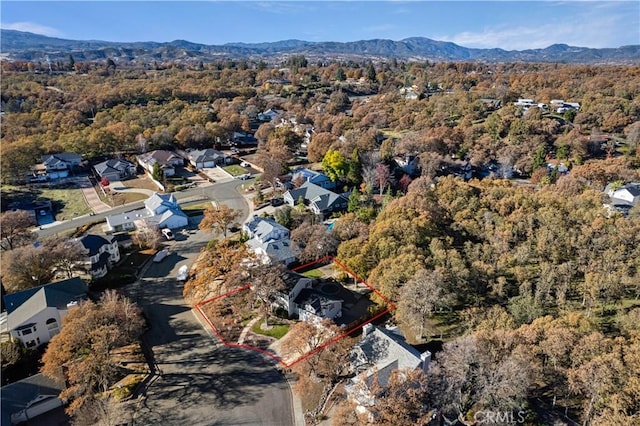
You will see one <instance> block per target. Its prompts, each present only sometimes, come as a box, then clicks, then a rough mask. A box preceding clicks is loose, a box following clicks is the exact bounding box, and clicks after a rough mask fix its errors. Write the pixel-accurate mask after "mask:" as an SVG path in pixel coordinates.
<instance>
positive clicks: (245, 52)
mask: <svg viewBox="0 0 640 426" xmlns="http://www.w3.org/2000/svg"><path fill="white" fill-rule="evenodd" d="M0 50H1V51H2V53H3V56H5V57H8V58H9V59H13V60H26V61H42V60H43V59H44V57H45V55H48V56H49V57H50V59H51V60H57V59H66V58H67V57H68V55H69V54H73V56H74V58H75V59H76V60H80V61H82V60H91V61H94V60H104V59H106V58H113V59H117V60H119V61H134V60H135V61H147V62H151V61H171V60H173V61H195V60H201V61H204V62H207V61H212V60H215V59H220V58H231V59H242V58H252V59H257V58H261V59H265V60H269V59H278V58H281V57H283V56H286V55H305V56H307V57H309V58H310V59H313V58H327V59H331V58H337V59H363V58H370V59H381V58H397V59H402V60H430V61H482V62H566V63H584V64H592V63H628V64H637V63H640V45H633V46H623V47H618V48H607V49H592V48H588V47H575V46H568V45H566V44H554V45H552V46H549V47H547V48H544V49H529V50H520V51H518V50H504V49H499V48H495V49H472V48H466V47H463V46H459V45H457V44H455V43H451V42H444V41H437V40H431V39H429V38H424V37H411V38H407V39H404V40H400V41H393V40H387V39H373V40H360V41H352V42H346V43H339V42H309V41H302V40H283V41H277V42H273V43H227V44H224V45H217V46H216V45H205V44H198V43H192V42H189V41H186V40H175V41H171V42H168V43H158V42H151V41H143V42H127V43H118V42H107V41H98V40H65V39H61V38H54V37H47V36H42V35H38V34H32V33H28V32H22V31H15V30H2V33H1V43H0Z"/></svg>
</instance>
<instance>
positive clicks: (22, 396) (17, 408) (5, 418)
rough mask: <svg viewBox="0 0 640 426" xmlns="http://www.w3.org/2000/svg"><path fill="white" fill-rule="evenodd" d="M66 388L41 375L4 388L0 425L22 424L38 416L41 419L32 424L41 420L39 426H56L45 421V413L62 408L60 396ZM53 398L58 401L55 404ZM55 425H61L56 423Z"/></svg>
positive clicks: (1, 391) (33, 421)
mask: <svg viewBox="0 0 640 426" xmlns="http://www.w3.org/2000/svg"><path fill="white" fill-rule="evenodd" d="M65 388H66V386H65V384H64V383H59V382H57V381H55V380H53V379H50V378H49V377H47V376H45V375H44V374H41V373H39V374H35V375H33V376H29V377H27V378H26V379H23V380H20V381H17V382H15V383H11V384H9V385H6V386H3V387H2V389H0V395H1V398H2V403H1V404H0V407H1V410H2V417H1V420H0V424H2V425H7V426H8V425H12V424H20V423H21V422H24V421H27V420H28V419H31V418H34V416H37V415H38V414H40V416H41V417H37V418H36V419H34V420H32V421H31V422H32V424H36V423H38V420H40V422H39V423H38V424H54V422H48V421H46V420H45V418H44V417H45V414H44V413H45V412H48V411H50V409H53V408H54V407H60V406H62V401H61V400H60V399H59V398H58V395H60V392H62V391H63V390H64V389H65ZM53 398H55V399H56V401H55V402H53V401H50V400H51V399H53ZM43 404H46V407H43ZM58 420H59V419H58ZM55 424H59V423H57V422H55Z"/></svg>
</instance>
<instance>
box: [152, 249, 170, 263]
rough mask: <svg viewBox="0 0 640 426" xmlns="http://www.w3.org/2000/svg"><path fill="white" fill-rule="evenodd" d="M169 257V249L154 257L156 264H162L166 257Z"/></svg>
mask: <svg viewBox="0 0 640 426" xmlns="http://www.w3.org/2000/svg"><path fill="white" fill-rule="evenodd" d="M167 256H169V249H162V250H160V251H159V252H157V253H156V255H155V256H154V257H153V261H154V262H155V263H158V262H162V261H163V260H164V258H165V257H167Z"/></svg>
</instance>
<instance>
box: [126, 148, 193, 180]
mask: <svg viewBox="0 0 640 426" xmlns="http://www.w3.org/2000/svg"><path fill="white" fill-rule="evenodd" d="M137 160H138V164H140V165H141V166H142V167H143V168H144V169H145V170H146V171H148V172H149V173H153V168H154V167H155V164H159V165H160V168H161V169H162V172H163V173H164V175H165V176H166V177H169V176H173V175H174V174H175V173H176V167H180V166H183V165H184V160H183V158H182V157H180V156H179V155H178V154H176V153H175V152H171V151H165V150H156V151H150V152H145V153H144V154H140V155H138V157H137Z"/></svg>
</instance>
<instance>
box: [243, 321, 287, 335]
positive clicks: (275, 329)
mask: <svg viewBox="0 0 640 426" xmlns="http://www.w3.org/2000/svg"><path fill="white" fill-rule="evenodd" d="M262 323H263V322H262V321H258V322H257V323H255V324H254V325H253V327H252V328H251V330H252V331H253V332H254V333H256V334H262V335H263V336H269V337H274V338H276V339H280V338H281V337H282V336H284V335H285V334H287V332H288V331H289V326H288V325H287V324H280V325H273V326H272V328H271V329H270V330H263V329H262V328H260V326H261V325H262Z"/></svg>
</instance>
